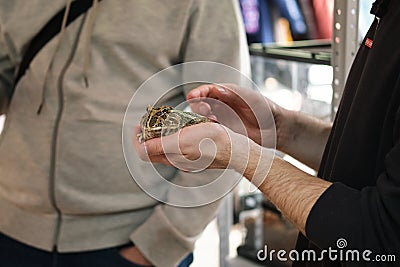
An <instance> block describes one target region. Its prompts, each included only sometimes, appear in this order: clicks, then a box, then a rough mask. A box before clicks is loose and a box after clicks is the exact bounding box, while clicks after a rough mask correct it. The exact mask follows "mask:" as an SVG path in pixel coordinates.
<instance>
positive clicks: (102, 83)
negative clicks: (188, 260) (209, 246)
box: [0, 0, 249, 266]
mask: <svg viewBox="0 0 400 267" xmlns="http://www.w3.org/2000/svg"><path fill="white" fill-rule="evenodd" d="M65 3H66V1H63V0H52V1H48V0H29V1H26V0H13V1H1V2H0V27H1V28H0V31H1V32H0V34H1V35H0V100H1V101H0V103H4V105H1V107H2V108H1V110H3V111H6V114H7V121H6V125H7V126H6V127H5V129H4V131H3V133H2V135H1V137H0V138H1V139H0V214H1V216H0V231H1V232H3V233H4V234H6V235H9V236H11V237H13V238H15V239H17V240H20V241H22V242H24V243H26V244H29V245H32V246H34V247H37V248H41V249H44V250H51V249H52V248H53V246H54V243H57V249H58V250H59V251H60V252H73V251H82V250H93V249H99V248H105V247H110V246H115V245H119V244H123V243H126V242H128V240H129V238H131V239H132V240H133V242H134V243H135V244H136V245H137V246H138V247H139V249H140V250H141V251H142V252H143V253H144V254H145V255H146V256H147V257H148V258H149V259H150V261H152V262H153V263H154V264H155V265H156V266H176V265H177V263H178V262H179V261H180V259H182V258H183V257H184V256H185V255H186V254H187V253H188V252H190V251H191V250H192V249H193V245H194V242H195V240H196V237H197V236H198V234H199V233H200V232H201V231H202V230H203V228H204V227H205V225H206V224H207V223H208V222H209V221H210V219H211V218H212V217H213V216H214V213H215V210H216V207H217V205H216V204H212V205H209V206H206V207H201V208H195V209H179V208H174V207H169V206H165V205H161V204H159V203H158V202H156V201H155V200H154V199H152V198H151V197H149V196H148V195H146V194H145V193H144V192H142V190H141V189H140V188H139V187H138V186H137V185H136V184H135V183H134V182H133V180H132V178H131V176H130V174H129V172H128V169H127V167H126V165H125V162H124V158H123V153H122V147H121V130H122V122H123V115H124V111H125V109H126V106H127V104H128V102H129V100H130V98H131V96H132V95H133V93H134V90H136V89H137V88H138V87H139V86H140V84H141V83H142V82H143V81H145V80H146V79H147V78H149V77H150V76H151V75H153V74H154V73H156V72H158V71H160V70H162V69H164V68H166V67H169V66H171V65H173V64H176V63H180V62H186V61H193V60H210V61H216V62H221V63H224V64H228V65H230V66H233V67H235V68H238V69H241V70H244V71H248V70H249V64H248V55H247V47H246V42H245V36H244V32H243V29H242V28H241V27H242V25H241V22H240V17H239V14H238V7H237V3H236V1H235V0H218V1H214V0H201V1H195V0H192V1H189V0H185V1H182V0H169V1H165V0H137V1H126V0H113V1H107V0H104V1H102V2H100V3H99V5H98V7H97V11H96V16H95V18H94V24H93V28H91V27H89V26H88V25H87V24H88V22H87V17H85V16H82V17H80V18H78V19H76V20H75V21H74V22H73V23H72V24H71V25H69V26H68V27H67V29H66V32H65V34H64V36H63V39H62V40H61V42H60V46H59V47H58V48H57V43H58V38H54V39H53V40H52V41H51V42H50V43H48V44H47V45H46V47H45V48H44V49H42V50H41V51H40V53H39V54H38V55H37V57H36V58H35V59H34V60H33V61H32V64H31V67H30V68H29V69H28V71H27V73H26V75H25V76H24V77H23V78H22V79H21V81H20V83H19V84H18V86H17V88H16V90H15V93H14V96H13V99H12V101H11V103H10V105H9V106H8V108H6V107H7V102H8V101H7V100H6V99H5V98H4V96H5V95H6V92H9V91H10V88H11V86H12V81H13V75H14V73H15V71H16V68H17V66H18V64H19V62H20V60H21V57H22V56H21V55H22V52H23V51H24V49H26V47H27V44H28V42H29V40H30V39H31V38H32V37H33V36H35V34H36V33H37V32H38V31H39V30H40V28H41V27H42V26H43V25H44V24H46V22H47V21H48V20H49V19H50V18H51V17H52V16H53V15H54V14H55V13H57V12H58V11H59V10H61V8H62V7H63V6H64V5H65ZM235 5H236V6H235ZM88 28H89V29H88ZM88 30H89V31H91V32H90V36H91V38H90V42H91V43H90V64H89V67H88V70H87V73H83V71H82V70H83V65H84V59H85V47H87V44H86V43H85V40H86V38H84V36H85V35H86V34H87V32H86V31H88ZM53 55H54V61H53V64H52V65H51V67H50V68H49V64H50V61H51V59H52V57H53ZM69 60H71V62H69ZM47 70H48V71H49V73H48V75H47V79H46V80H45V76H46V71H47ZM86 74H87V78H88V88H86V86H85V81H84V75H86ZM60 86H61V87H62V91H63V97H62V101H63V112H62V115H61V118H60V125H59V131H58V133H57V134H56V135H54V134H55V133H54V127H55V123H56V121H57V114H58V112H59V111H60V110H59V109H60V103H59V96H60V95H59V92H60ZM43 88H45V89H46V91H45V103H44V106H43V109H42V111H41V113H40V114H39V115H38V114H37V109H38V106H39V105H40V103H41V98H42V89H43ZM180 97H182V96H180ZM54 136H56V138H55V139H54V144H56V148H57V150H56V154H55V158H54V162H55V164H54V177H50V176H51V158H52V149H53V146H52V143H53V142H52V140H53V137H54ZM170 173H171V174H172V173H176V172H175V171H173V170H172V171H170ZM185 175H186V174H184V173H180V174H179V176H180V179H181V180H182V179H183V180H184V177H185ZM202 176H203V177H206V176H207V174H206V172H205V173H202V174H198V176H197V177H198V178H197V179H201V177H202ZM172 178H173V177H172ZM189 178H191V177H189ZM189 178H188V179H189ZM55 206H56V207H57V209H59V211H60V212H61V214H62V216H61V220H60V223H58V220H57V212H56V210H55ZM155 207H156V208H155ZM177 218H179V220H178V219H177ZM57 227H59V235H58V236H57V237H56V238H55V237H54V232H55V231H56V229H57ZM154 248H157V249H154Z"/></svg>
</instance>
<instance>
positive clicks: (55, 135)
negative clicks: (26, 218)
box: [49, 14, 86, 252]
mask: <svg viewBox="0 0 400 267" xmlns="http://www.w3.org/2000/svg"><path fill="white" fill-rule="evenodd" d="M85 18H86V14H85V15H84V18H83V19H82V22H81V25H80V26H79V29H78V33H77V35H76V39H75V40H74V44H73V46H72V49H71V52H70V54H69V56H68V59H67V61H66V62H65V64H64V66H63V67H62V69H61V72H60V75H59V77H58V79H57V94H58V99H57V101H58V109H57V114H56V120H55V123H54V129H53V135H52V141H51V154H50V155H51V158H50V180H49V196H50V202H51V205H52V206H53V208H54V210H55V212H56V226H55V229H54V233H53V241H52V242H53V245H52V247H53V251H54V252H56V251H57V245H58V242H59V237H60V230H61V222H62V212H61V210H60V208H59V207H58V205H57V198H56V188H55V183H56V182H55V180H56V162H57V149H58V146H57V141H58V136H59V130H60V123H61V119H62V116H63V113H64V87H63V82H64V77H65V74H66V72H67V70H68V68H69V66H70V65H71V63H72V60H73V58H74V55H75V52H76V50H77V47H78V43H79V37H80V35H81V32H82V28H83V25H84V22H85Z"/></svg>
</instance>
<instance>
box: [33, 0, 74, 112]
mask: <svg viewBox="0 0 400 267" xmlns="http://www.w3.org/2000/svg"><path fill="white" fill-rule="evenodd" d="M71 3H72V0H68V2H67V5H66V7H65V12H64V17H63V21H62V24H61V31H60V35H59V37H58V43H57V46H56V48H55V49H54V52H53V55H52V56H51V59H50V64H49V65H48V66H47V69H46V74H45V76H44V83H43V87H42V100H41V102H40V104H39V107H38V110H37V112H36V113H37V114H38V115H39V114H40V113H41V112H42V108H43V106H44V104H45V102H46V94H47V87H46V84H47V81H48V79H49V76H50V70H51V69H52V67H53V63H54V59H55V57H56V53H57V52H58V50H59V49H60V46H61V41H62V39H63V37H64V34H65V28H66V25H67V18H68V14H69V11H70V9H71Z"/></svg>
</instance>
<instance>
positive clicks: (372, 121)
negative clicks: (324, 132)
mask: <svg viewBox="0 0 400 267" xmlns="http://www.w3.org/2000/svg"><path fill="white" fill-rule="evenodd" d="M371 41H373V43H371ZM371 44H372V46H371ZM399 107H400V1H398V0H392V1H390V4H389V6H388V10H387V12H386V13H385V15H384V16H383V17H382V18H381V19H380V21H378V19H375V21H374V22H373V24H372V26H371V28H370V30H369V32H368V34H367V36H366V38H365V39H364V41H363V43H362V44H361V47H360V49H359V51H358V54H357V56H356V59H355V61H354V63H353V66H352V69H351V71H350V74H349V77H348V80H347V83H346V87H345V90H344V94H343V97H342V102H341V104H340V107H339V110H338V114H337V116H336V119H335V122H334V126H333V129H332V133H331V135H330V138H329V140H328V144H327V146H326V149H325V153H324V156H323V159H322V163H321V166H320V170H319V177H322V178H324V179H326V180H329V181H331V182H333V185H332V186H331V187H330V188H328V190H327V191H326V192H325V193H324V194H323V195H322V196H321V197H320V199H319V200H318V201H317V203H316V204H315V206H314V207H313V209H312V211H311V213H310V216H309V218H308V220H307V225H306V233H307V236H308V240H307V239H306V238H305V237H303V236H300V237H299V239H298V243H297V249H298V250H299V251H301V250H302V249H308V248H313V249H317V250H318V251H319V252H320V251H321V250H323V249H328V248H329V247H331V248H332V249H336V250H338V252H337V255H338V257H340V254H339V253H340V252H339V251H340V250H342V252H343V253H344V254H343V257H342V259H346V256H345V255H346V254H345V253H346V250H347V249H351V250H353V249H356V250H358V251H359V255H360V261H352V259H353V258H352V257H351V255H350V254H348V255H349V256H347V259H348V260H349V261H347V262H345V261H342V262H341V263H340V262H339V261H336V262H333V261H330V260H329V259H328V257H327V256H328V255H326V257H324V259H325V260H324V261H312V262H308V263H304V262H297V263H294V266H341V265H342V266H400V109H399ZM338 240H339V241H338ZM339 242H341V243H339ZM338 248H341V249H338ZM365 250H370V251H371V252H372V253H371V254H369V253H368V252H366V254H368V255H367V258H369V259H370V260H371V261H369V262H368V261H363V260H362V253H363V251H365ZM378 254H379V255H381V254H382V255H394V256H395V257H396V260H397V261H396V262H382V261H381V262H378V261H377V260H378V259H379V257H380V256H378V257H377V258H375V256H376V255H378ZM383 257H385V256H383ZM389 257H391V260H393V257H392V256H388V257H386V258H389ZM354 259H355V258H354ZM381 259H383V258H382V256H381Z"/></svg>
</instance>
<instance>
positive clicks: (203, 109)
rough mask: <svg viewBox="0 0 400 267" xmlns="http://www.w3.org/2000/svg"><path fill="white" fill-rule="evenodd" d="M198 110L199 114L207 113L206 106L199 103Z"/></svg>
mask: <svg viewBox="0 0 400 267" xmlns="http://www.w3.org/2000/svg"><path fill="white" fill-rule="evenodd" d="M199 112H200V114H208V108H207V107H206V106H204V105H200V106H199Z"/></svg>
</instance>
